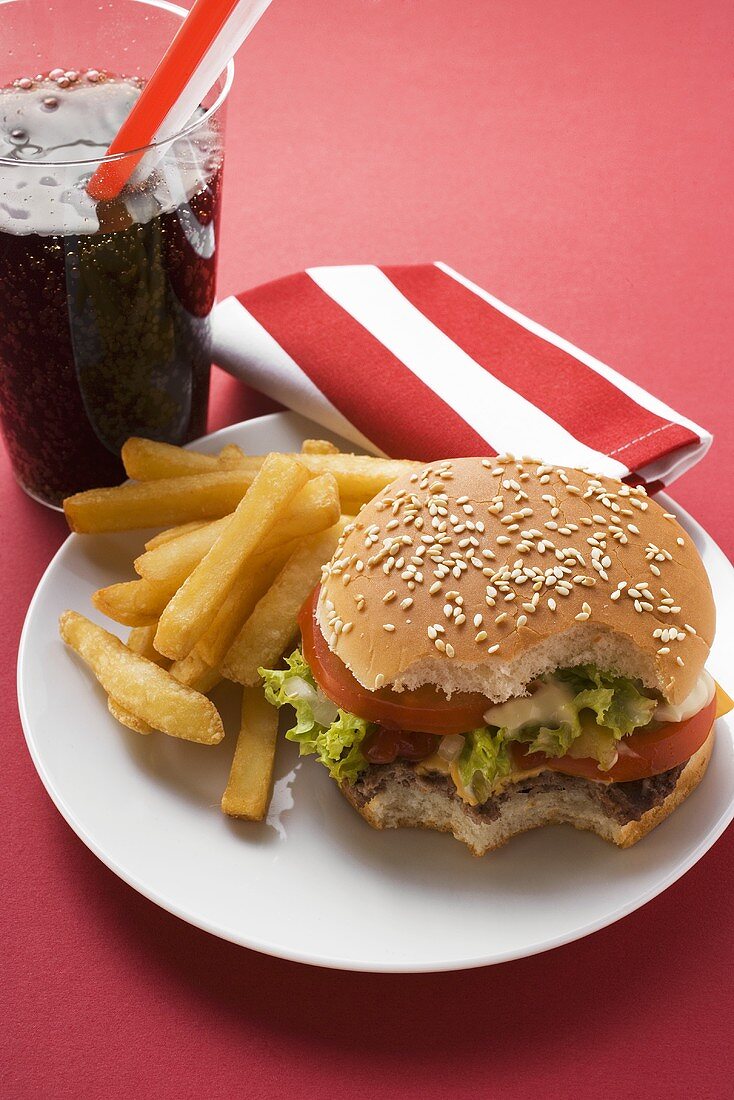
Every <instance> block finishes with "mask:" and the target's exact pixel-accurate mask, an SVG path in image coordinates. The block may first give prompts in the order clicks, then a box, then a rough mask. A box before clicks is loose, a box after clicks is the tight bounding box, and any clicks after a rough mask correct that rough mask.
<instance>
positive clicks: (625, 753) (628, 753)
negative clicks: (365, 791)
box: [512, 697, 716, 783]
mask: <svg viewBox="0 0 734 1100" xmlns="http://www.w3.org/2000/svg"><path fill="white" fill-rule="evenodd" d="M715 719H716V697H714V698H713V699H712V700H711V702H710V703H709V704H708V705H707V706H705V707H704V708H703V710H700V711H699V712H698V714H694V715H693V716H692V717H691V718H687V719H686V721H685V722H667V723H666V724H665V725H663V726H660V727H659V729H656V730H648V731H640V732H639V733H632V734H630V735H629V737H624V738H622V740H621V741H620V742H619V743H618V746H617V749H618V752H619V758H618V760H617V763H616V764H615V765H614V766H613V767H612V768H610V769H609V771H607V772H603V771H601V769H600V768H599V765H598V763H597V762H596V760H591V759H582V760H575V759H574V757H572V756H560V757H558V758H556V759H554V758H553V757H549V756H546V755H545V753H542V752H533V753H528V752H526V751H525V746H524V745H521V744H518V743H517V742H515V743H514V744H513V746H512V753H513V758H514V763H515V765H516V766H517V767H518V768H528V769H530V768H539V767H544V768H547V769H549V770H550V771H554V772H563V774H564V775H579V776H582V777H583V778H584V779H595V780H597V781H598V782H601V783H610V782H611V783H629V782H632V781H633V780H635V779H648V778H649V777H650V776H652V775H660V773H661V772H667V771H669V770H670V768H675V767H676V766H677V765H678V764H683V763H684V762H685V761H686V760H688V759H689V757H691V756H693V754H694V752H698V750H699V749H700V748H701V745H702V744H703V743H704V741H705V740H706V738H707V737H708V735H709V733H710V731H711V727H712V725H713V724H714V721H715Z"/></svg>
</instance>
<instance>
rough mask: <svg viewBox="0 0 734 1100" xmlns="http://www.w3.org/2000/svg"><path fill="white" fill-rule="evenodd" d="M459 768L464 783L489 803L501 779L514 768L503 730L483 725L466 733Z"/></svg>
mask: <svg viewBox="0 0 734 1100" xmlns="http://www.w3.org/2000/svg"><path fill="white" fill-rule="evenodd" d="M457 768H458V772H459V776H460V778H461V782H462V783H463V784H464V786H465V787H467V788H468V789H469V790H470V791H471V792H472V793H473V794H474V796H475V797H476V799H477V800H478V801H479V802H486V800H487V799H488V798H489V796H490V794H491V793H492V790H493V788H494V787H495V786H496V785H497V783H498V781H499V780H500V779H503V778H504V777H505V776H506V775H509V774H510V770H511V768H512V762H511V760H510V753H509V749H508V748H507V744H506V742H505V737H504V731H502V730H498V731H496V730H491V729H489V728H488V727H487V726H483V727H481V728H480V729H476V730H472V732H471V733H467V734H466V735H465V741H464V748H463V749H462V750H461V753H460V755H459V759H458V761H457Z"/></svg>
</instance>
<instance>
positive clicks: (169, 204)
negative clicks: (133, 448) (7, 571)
mask: <svg viewBox="0 0 734 1100" xmlns="http://www.w3.org/2000/svg"><path fill="white" fill-rule="evenodd" d="M185 15H186V11H185V10H184V9H183V8H179V7H175V6H174V5H172V4H168V3H165V2H162V0H108V2H107V3H104V4H100V3H98V2H92V0H0V41H2V42H3V43H7V44H9V45H10V49H9V51H6V52H5V54H4V56H3V58H2V60H0V86H2V88H3V91H2V93H0V419H1V421H2V427H3V432H4V436H5V440H6V444H7V447H8V450H9V452H10V457H11V461H12V464H13V469H14V472H15V475H16V477H17V479H18V481H19V482H20V484H21V485H22V487H23V488H24V489H25V490H26V491H27V492H28V493H29V494H30V495H31V496H33V497H34V498H35V499H37V500H39V501H41V502H42V503H44V504H49V505H51V506H55V507H58V506H59V505H60V503H61V501H62V500H63V498H64V497H65V496H67V495H69V494H70V493H73V492H77V491H79V490H81V489H86V488H89V487H91V486H93V485H110V484H114V483H116V482H118V481H120V480H121V479H122V478H123V477H124V472H123V469H122V464H121V462H120V457H119V452H120V447H121V445H122V443H123V442H124V441H125V439H126V438H127V437H128V436H130V435H142V436H146V437H148V438H152V439H161V440H165V441H167V442H171V443H184V442H186V441H188V440H190V439H193V438H195V437H196V436H198V435H201V434H202V433H203V432H204V431H205V430H206V415H207V404H208V394H209V373H210V368H211V336H210V313H211V310H212V307H213V305H214V298H215V287H216V265H217V256H218V244H219V239H218V238H219V213H220V208H221V186H222V171H223V163H224V113H225V102H226V98H227V93H228V91H229V88H230V86H231V83H232V79H233V76H234V66H233V64H231V63H230V65H229V66H228V68H227V70H226V72H225V73H223V74H222V75H221V76H220V78H219V79H218V81H217V83H216V84H215V85H214V87H213V88H212V89H211V90H210V92H209V93H208V95H207V96H206V97H205V99H204V101H203V103H202V105H201V108H200V110H199V111H198V112H197V114H196V115H195V117H194V118H192V120H191V122H190V123H189V124H188V125H187V126H186V127H185V128H184V129H183V130H181V131H180V132H179V133H178V134H177V135H176V136H175V137H173V138H171V139H170V140H168V141H165V142H162V143H160V145H158V146H157V147H156V155H155V157H153V158H150V157H149V158H147V159H146V161H145V163H146V164H149V163H151V161H153V162H155V167H154V168H153V169H152V171H150V173H149V175H148V177H147V178H146V179H145V180H143V181H142V182H138V183H135V184H130V185H128V186H127V187H126V188H125V190H124V191H123V192H122V194H121V195H120V197H119V198H118V199H116V200H115V201H114V202H111V203H94V202H93V201H92V200H91V199H90V198H89V196H88V195H87V193H86V190H85V186H84V185H85V183H86V181H87V180H88V179H89V177H90V176H91V175H92V173H93V172H94V170H95V168H96V167H97V165H98V164H99V163H100V161H101V160H102V159H104V157H103V154H104V151H105V150H106V148H107V145H108V143H109V141H110V140H111V139H112V137H113V136H114V133H115V132H116V129H117V127H118V126H119V123H120V121H121V120H122V118H123V117H124V115H125V114H126V113H127V111H128V110H129V107H130V104H131V103H132V101H133V100H134V98H135V96H137V94H139V86H140V82H141V81H144V80H145V79H146V78H147V77H149V76H150V75H151V73H152V72H153V69H154V68H155V65H156V63H157V61H158V60H159V59H160V57H161V56H162V54H163V53H164V52H165V50H166V48H167V46H168V45H169V43H170V41H171V39H172V38H173V36H174V34H175V32H176V30H177V28H178V26H179V24H180V21H181V20H182V19H183V18H184V17H185ZM49 74H50V75H49ZM130 152H133V150H130ZM125 155H126V154H122V155H121V156H122V157H124V156H125ZM133 178H134V179H135V178H136V177H133Z"/></svg>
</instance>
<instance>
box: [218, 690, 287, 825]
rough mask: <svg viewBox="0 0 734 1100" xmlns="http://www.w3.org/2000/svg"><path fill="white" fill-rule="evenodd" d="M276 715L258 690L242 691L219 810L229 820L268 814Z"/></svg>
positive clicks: (253, 817) (255, 817)
mask: <svg viewBox="0 0 734 1100" xmlns="http://www.w3.org/2000/svg"><path fill="white" fill-rule="evenodd" d="M277 736H278V712H277V711H276V709H275V708H274V707H271V706H270V704H269V703H268V702H266V700H265V696H264V695H263V692H262V689H261V688H245V690H244V692H243V694H242V722H241V725H240V732H239V736H238V737H237V745H236V747H235V750H234V757H233V759H232V767H231V769H230V773H229V782H228V783H227V789H226V790H225V792H224V794H223V795H222V810H223V812H224V813H225V814H227V815H228V816H229V817H240V818H244V819H245V820H246V821H262V820H263V818H264V817H265V815H266V813H267V811H268V805H269V803H270V791H271V788H272V783H273V765H274V763H275V745H276V739H277Z"/></svg>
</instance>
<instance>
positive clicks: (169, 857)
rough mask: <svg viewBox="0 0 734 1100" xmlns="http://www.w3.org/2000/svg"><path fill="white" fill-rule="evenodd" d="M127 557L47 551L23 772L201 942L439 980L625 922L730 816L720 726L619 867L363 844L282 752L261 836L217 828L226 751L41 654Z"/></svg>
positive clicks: (521, 850) (91, 548)
mask: <svg viewBox="0 0 734 1100" xmlns="http://www.w3.org/2000/svg"><path fill="white" fill-rule="evenodd" d="M316 434H318V435H323V434H324V433H323V429H320V428H316V426H315V425H313V424H311V423H309V421H306V420H303V419H302V418H301V417H298V416H295V415H294V414H290V413H277V414H275V415H273V416H266V417H262V418H261V419H260V420H254V421H249V422H247V423H244V424H238V425H235V426H233V427H231V428H225V429H224V430H223V431H220V432H217V433H216V434H215V435H212V436H210V437H208V438H207V439H206V440H205V441H204V443H203V444H197V446H202V447H203V449H206V450H214V449H215V448H216V449H219V448H220V447H221V446H222V445H223V444H224V443H239V444H241V445H242V446H243V447H244V448H246V449H247V450H250V451H252V452H255V453H257V452H262V451H264V450H268V449H277V450H297V449H298V447H299V446H300V443H301V440H302V439H303V438H305V437H306V436H312V435H316ZM673 507H674V508H675V511H676V512H677V513H678V514H679V515H681V510H680V509H679V508H677V507H675V506H673ZM682 521H683V523H684V525H685V526H686V527H687V528H688V530H689V531H690V533H691V535H692V536H693V537H694V539H695V541H696V543H697V545H698V547H699V549H700V550H701V552H702V554H703V557H704V561H705V562H706V566H707V568H708V571H709V575H710V576H711V580H712V583H713V586H714V592H715V594H716V602H717V605H718V607H719V610H720V612H723V611H724V609H725V608H729V607H732V606H734V571H733V570H732V567H731V565H730V564H729V562H728V561H727V560H726V558H725V557H724V555H723V554H722V553H721V551H720V550H719V549H718V547H717V546H716V545H715V544H714V543H713V542H712V540H711V539H710V538H709V537H708V535H707V534H706V533H705V532H704V531H703V530H702V529H701V528H700V527H699V526H698V525H697V524H696V523H694V521H693V520H691V519H690V518H689V517H687V516H685V515H683V516H682ZM142 542H143V536H142V535H141V534H140V533H137V532H136V533H134V534H130V535H104V536H95V537H91V536H79V535H72V536H71V537H70V538H69V539H67V541H66V542H65V543H64V545H63V546H62V547H61V549H60V550H59V552H58V554H57V555H56V557H55V558H54V559H53V561H52V562H51V564H50V565H49V567H48V569H47V571H46V573H45V575H44V577H43V579H42V580H41V583H40V584H39V586H38V590H37V592H36V594H35V596H34V598H33V600H32V602H31V606H30V608H29V610H28V616H27V618H26V623H25V628H24V630H23V636H22V638H21V643H20V653H19V659H18V696H19V701H20V713H21V717H22V720H23V727H24V729H25V734H26V738H27V741H28V747H29V749H30V752H31V756H32V757H33V761H34V763H35V765H36V768H37V769H38V773H39V775H40V776H41V779H42V780H43V782H44V784H45V785H46V789H47V790H48V792H49V794H50V795H51V798H52V799H53V800H54V802H55V803H56V805H57V807H58V808H59V810H60V811H61V813H62V814H63V816H64V817H65V818H66V820H67V821H68V823H69V824H70V825H71V827H72V829H74V831H75V832H76V833H77V834H78V835H79V836H80V837H81V839H82V840H83V841H84V843H85V844H87V845H88V846H89V847H90V848H91V849H92V851H93V852H95V853H96V855H98V856H99V858H100V859H101V860H102V861H103V862H104V863H106V864H107V866H108V867H110V868H111V869H112V870H113V871H114V872H115V873H116V874H118V875H119V876H120V877H121V878H122V879H124V880H125V881H126V882H128V883H129V884H130V885H131V886H133V887H135V889H136V890H139V891H140V893H142V894H144V895H145V896H146V897H148V898H150V899H151V900H152V901H154V902H156V903H157V904H158V905H161V906H163V907H164V908H165V909H168V910H170V912H172V913H176V914H177V915H178V916H180V917H183V919H184V920H187V921H190V922H191V923H192V924H195V925H198V926H199V927H200V928H204V929H206V930H207V931H209V932H213V933H214V934H215V935H217V936H222V937H224V938H225V939H228V940H232V941H234V942H235V943H240V944H243V945H245V946H247V947H252V948H255V949H257V950H258V951H265V952H268V953H270V954H273V955H280V956H282V957H284V958H288V959H297V960H300V961H302V962H308V963H316V964H318V965H321V966H332V967H342V968H345V969H351V970H378V971H420V970H428V971H431V970H452V969H459V968H462V967H470V966H480V965H483V964H485V963H495V962H501V961H503V960H506V959H514V958H519V957H521V956H525V955H531V954H534V953H535V952H538V951H544V950H547V949H548V948H550V947H556V946H558V945H559V944H562V943H567V942H569V941H570V940H575V939H578V938H579V937H581V936H585V935H587V934H588V933H589V932H593V931H595V930H596V929H598V928H603V927H604V926H605V925H608V924H611V923H612V921H615V920H618V919H619V918H620V917H623V916H624V915H625V914H626V913H630V912H632V910H634V909H637V908H638V907H639V906H641V905H643V904H644V903H645V902H647V901H649V900H650V899H651V898H653V897H655V896H656V895H657V894H659V893H660V892H661V891H662V890H664V889H665V888H666V887H667V886H669V885H670V884H671V883H672V882H674V881H675V880H676V879H677V878H679V877H680V876H681V875H682V874H683V873H684V872H685V871H687V870H688V869H689V868H690V867H692V866H693V864H694V863H695V862H696V861H697V860H698V859H700V858H701V856H702V855H703V854H704V852H706V850H707V849H708V848H710V847H711V845H712V844H713V843H714V841H715V840H716V839H717V837H718V836H719V835H720V834H721V832H722V831H723V830H724V828H725V827H726V825H727V824H728V823H729V821H730V820H731V819H732V817H733V816H734V738H733V732H734V723H732V721H731V716H730V718H729V719H722V720H721V721H720V722H719V724H718V736H717V741H716V748H715V752H714V757H713V760H712V762H711V766H710V768H709V770H708V774H707V776H706V778H705V780H704V782H703V783H702V784H701V786H700V787H699V788H698V790H696V791H695V792H694V794H693V795H692V796H691V798H690V799H689V800H688V801H687V802H686V803H685V804H684V805H683V806H682V807H681V808H680V809H679V810H678V811H677V812H676V813H675V814H674V815H673V816H672V818H670V819H669V820H668V821H666V822H665V823H664V824H663V825H661V826H660V827H659V828H658V829H656V830H655V831H654V832H653V833H652V834H651V835H650V836H648V837H647V838H646V839H645V840H643V841H642V842H641V843H640V844H639V845H637V847H635V848H632V849H631V850H630V851H627V852H621V851H618V850H617V849H615V848H612V847H611V846H609V845H607V844H605V843H604V842H603V841H601V840H599V839H598V838H597V837H595V836H591V835H587V834H584V833H578V832H575V831H574V830H573V829H570V828H567V827H554V828H547V829H543V830H540V831H538V832H535V833H528V834H526V835H524V836H520V837H517V838H516V839H515V840H513V841H511V842H510V844H508V845H507V846H506V847H505V848H503V849H502V850H501V851H498V852H496V853H494V854H493V855H490V856H487V857H486V858H484V859H482V860H477V859H474V858H473V857H472V856H471V855H470V854H469V853H468V851H467V849H466V848H464V846H463V845H461V844H458V843H457V842H456V841H455V840H453V839H452V838H451V837H448V836H439V835H438V834H436V833H421V832H418V831H412V830H401V831H397V832H383V833H381V832H375V831H374V830H372V829H371V828H369V826H368V825H366V824H365V822H364V821H363V820H362V819H361V818H360V817H358V815H357V814H356V813H355V812H354V811H353V810H352V809H351V808H350V807H349V806H348V805H347V803H346V802H345V800H344V799H343V798H342V797H341V795H340V794H339V793H338V792H337V790H336V789H335V788H334V786H333V784H332V782H331V780H330V779H329V778H328V776H327V774H326V772H325V770H324V769H323V768H322V767H321V766H320V765H319V764H317V763H315V761H314V760H312V759H311V758H308V757H306V758H304V759H302V760H299V758H298V756H297V750H296V747H295V746H294V745H291V744H289V743H287V742H282V743H281V744H280V746H279V749H278V758H277V765H276V783H275V794H274V798H273V805H272V809H271V812H270V814H269V817H268V820H267V822H266V823H263V824H262V825H253V824H248V823H246V822H236V821H232V820H230V819H228V818H225V817H224V816H223V815H222V814H221V813H220V812H219V799H220V796H221V793H222V790H223V789H224V786H225V783H226V778H227V774H228V768H229V760H230V756H231V753H232V744H233V738H232V737H227V738H225V740H224V742H223V743H222V744H221V745H220V746H218V747H216V748H203V747H201V746H198V745H192V744H188V743H186V742H182V741H176V740H174V739H173V738H169V737H165V736H162V735H156V734H153V735H152V736H150V737H140V736H139V735H137V734H134V733H130V732H129V731H127V730H125V729H123V728H122V727H121V726H119V725H118V724H117V723H116V722H115V721H114V720H113V719H112V718H111V717H110V716H109V715H108V713H107V707H106V704H105V698H104V695H103V693H102V691H101V690H100V688H99V687H98V686H97V684H96V682H95V681H94V679H93V677H92V676H91V675H90V674H89V672H88V670H87V669H86V668H84V667H83V666H82V665H81V663H80V662H79V661H78V660H77V659H76V657H75V656H74V655H73V654H72V653H70V652H69V651H68V650H67V649H66V648H65V647H64V646H63V645H62V644H61V642H60V640H59V637H58V632H57V620H58V616H59V614H60V613H61V612H62V611H63V610H64V608H67V607H72V608H76V609H78V610H81V611H84V612H86V613H87V614H89V615H90V616H91V617H92V618H95V619H98V620H99V621H100V622H102V621H103V620H102V619H101V618H100V616H98V615H96V613H95V612H94V611H93V610H90V607H91V605H90V602H89V596H90V593H91V592H92V591H93V590H94V589H95V588H98V587H99V586H101V585H104V584H109V583H111V582H113V581H115V580H120V579H121V578H123V577H125V576H131V575H132V573H131V565H130V562H131V560H132V557H133V555H134V553H137V552H139V548H140V547H141V546H142ZM720 619H721V622H720V625H719V634H718V637H717V640H716V647H715V650H714V653H713V655H712V658H711V661H710V664H709V667H710V669H711V671H712V672H713V673H714V675H716V676H717V678H718V679H720V680H722V679H723V682H724V685H725V686H726V685H727V683H728V684H731V682H732V681H731V673H730V669H729V667H728V664H727V653H731V652H732V649H734V627H732V625H730V624H729V623H728V622H727V618H726V616H725V615H723V614H721V615H720ZM104 625H105V626H107V627H108V628H109V627H110V624H109V622H106V621H105V622H104ZM232 690H233V689H232ZM730 690H731V689H730ZM217 701H218V702H220V703H222V705H223V707H224V709H225V720H228V723H229V724H228V730H230V731H231V730H232V719H233V718H234V719H235V721H236V700H235V698H234V697H233V695H232V694H230V695H229V696H227V690H225V689H223V691H222V695H221V696H219V697H218V699H217ZM226 712H228V713H226Z"/></svg>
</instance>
